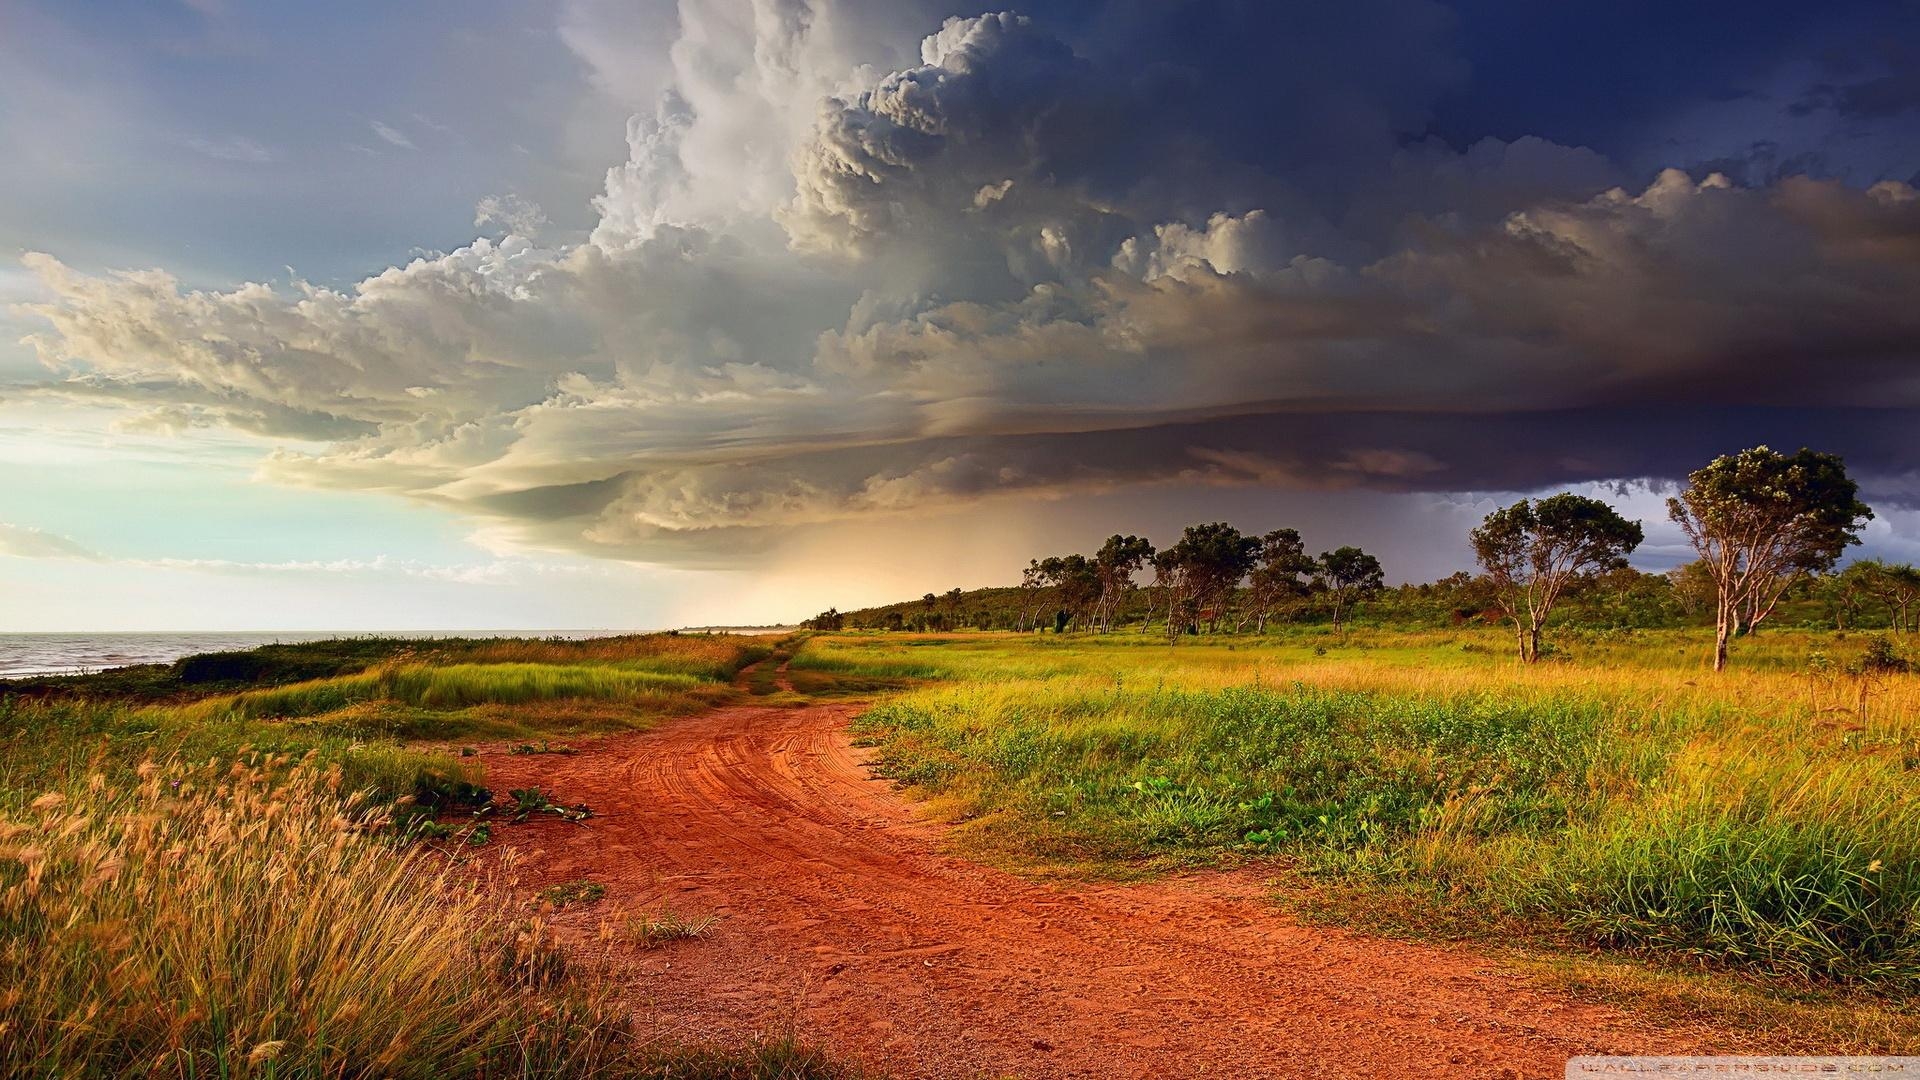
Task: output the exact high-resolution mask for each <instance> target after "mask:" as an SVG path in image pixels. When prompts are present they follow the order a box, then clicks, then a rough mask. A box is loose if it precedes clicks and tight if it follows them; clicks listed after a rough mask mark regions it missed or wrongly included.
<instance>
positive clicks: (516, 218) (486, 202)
mask: <svg viewBox="0 0 1920 1080" xmlns="http://www.w3.org/2000/svg"><path fill="white" fill-rule="evenodd" d="M473 224H474V226H475V227H476V228H480V227H485V226H489V225H492V226H497V227H499V228H502V229H505V230H506V231H507V232H508V233H509V234H511V235H514V236H526V237H531V236H534V235H536V234H537V233H539V231H540V230H541V229H542V228H545V227H546V224H547V212H546V211H545V210H542V209H540V204H539V203H536V202H533V201H532V200H530V199H523V198H521V197H520V196H518V195H514V194H511V193H509V194H506V195H488V196H486V197H485V198H483V199H481V200H480V201H479V202H477V203H475V204H474V205H473Z"/></svg>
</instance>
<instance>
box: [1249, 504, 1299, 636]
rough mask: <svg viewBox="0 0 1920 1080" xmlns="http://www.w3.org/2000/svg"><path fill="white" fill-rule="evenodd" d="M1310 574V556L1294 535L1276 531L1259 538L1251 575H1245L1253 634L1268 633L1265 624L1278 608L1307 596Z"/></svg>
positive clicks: (1293, 533) (1296, 534)
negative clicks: (1258, 547) (1258, 548)
mask: <svg viewBox="0 0 1920 1080" xmlns="http://www.w3.org/2000/svg"><path fill="white" fill-rule="evenodd" d="M1313 571H1314V563H1313V556H1311V555H1308V554H1307V548H1306V545H1305V544H1303V543H1302V542H1301V540H1300V534H1299V533H1298V532H1297V531H1295V530H1293V529H1275V530H1273V531H1272V532H1270V533H1268V534H1266V535H1265V536H1262V537H1261V538H1260V550H1259V552H1258V553H1257V555H1256V562H1255V565H1254V568H1253V572H1252V573H1250V574H1248V575H1247V601H1248V603H1247V609H1248V610H1247V615H1248V616H1249V617H1251V618H1252V619H1253V622H1254V633H1256V634H1264V633H1266V632H1267V620H1268V619H1269V618H1271V617H1272V615H1273V613H1274V611H1275V609H1277V608H1278V607H1279V606H1280V605H1282V604H1284V603H1287V602H1289V601H1292V600H1297V599H1299V598H1301V597H1303V596H1305V595H1307V578H1308V577H1310V576H1311V575H1312V574H1313Z"/></svg>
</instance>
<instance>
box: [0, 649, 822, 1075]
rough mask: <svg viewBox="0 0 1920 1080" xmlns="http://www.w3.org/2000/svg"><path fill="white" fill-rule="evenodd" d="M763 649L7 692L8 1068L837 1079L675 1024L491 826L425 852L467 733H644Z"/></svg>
mask: <svg viewBox="0 0 1920 1080" xmlns="http://www.w3.org/2000/svg"><path fill="white" fill-rule="evenodd" d="M767 651H768V647H767V646H766V645H765V644H764V643H762V642H758V641H754V640H752V639H740V638H708V637H678V636H672V635H653V636H646V637H634V638H609V639H600V640H597V641H591V642H561V641H498V642H493V641H489V642H456V643H450V644H449V643H438V644H436V646H435V648H433V649H431V650H421V649H419V648H417V647H416V646H415V645H413V644H411V643H406V642H380V641H362V642H353V643H345V644H342V643H314V644H313V645H311V646H276V647H274V649H273V650H272V651H268V650H261V651H259V652H257V653H249V654H219V655H213V656H208V657H195V658H189V659H187V660H184V661H181V662H180V663H178V664H175V665H171V666H169V667H164V668H163V667H159V666H155V667H154V668H153V669H151V670H123V671H117V672H105V673H101V674H100V675H97V676H80V677H72V678H67V679H36V680H30V681H28V682H26V683H25V684H22V685H16V686H15V687H14V688H12V690H13V692H11V693H9V692H7V691H6V690H5V689H0V1075H7V1076H21V1077H29V1076H47V1077H54V1076H59V1077H70V1076H72V1077H135V1076H139V1077H150V1076H171V1077H180V1078H198V1077H207V1076H219V1077H235V1078H244V1077H275V1078H292V1077H374V1076H380V1077H389V1076H393V1077H439V1076H452V1075H460V1076H472V1077H588V1076H591V1077H608V1078H663V1080H665V1078H679V1077H685V1078H704V1077H711V1078H736V1077H737V1078H742V1080H745V1078H797V1080H804V1078H813V1077H829V1076H840V1075H844V1074H845V1073H844V1070H842V1069H840V1068H838V1067H836V1066H834V1065H832V1064H830V1063H828V1062H826V1061H824V1060H823V1059H822V1058H820V1056H819V1055H818V1054H817V1053H815V1052H813V1051H811V1050H809V1049H807V1048H805V1047H802V1046H798V1045H796V1044H794V1043H792V1042H791V1041H790V1040H782V1039H773V1040H771V1041H768V1042H766V1043H764V1044H761V1045H753V1046H746V1047H723V1048H711V1047H698V1046H683V1045H677V1044H674V1043H672V1042H667V1041H662V1040H661V1039H660V1038H659V1036H657V1035H656V1034H655V1033H653V1032H651V1031H647V1030H643V1029H642V1028H640V1027H639V1026H638V1025H636V1024H635V1023H634V1021H633V1019H632V1013H633V1011H632V1008H631V1004H630V1003H625V1002H622V1001H621V1000H620V999H619V998H618V996H617V993H616V990H615V988H614V987H613V986H612V984H610V983H609V982H608V981H607V975H606V972H605V971H604V970H602V969H601V968H600V967H597V966H596V965H595V964H594V963H593V962H592V958H591V957H590V956H589V957H582V956H581V955H579V954H578V953H577V952H569V951H568V950H565V949H563V948H562V947H561V946H560V945H559V944H558V943H557V942H556V940H555V938H554V935H553V933H552V931H551V928H550V927H549V926H548V925H547V922H546V917H547V916H546V912H547V908H548V907H549V906H550V905H542V904H540V903H538V902H534V903H528V902H526V901H523V900H520V899H516V895H517V894H516V892H515V890H514V888H513V883H512V880H511V867H510V865H503V866H502V867H501V868H499V869H498V870H497V871H496V872H495V873H494V874H492V875H480V876H476V874H475V873H474V870H473V868H472V867H470V866H469V865H467V860H466V859H465V858H463V855H464V853H465V852H466V851H467V850H469V849H470V848H471V847H472V846H474V845H477V844H479V843H483V842H484V839H485V836H486V833H485V831H484V830H482V829H478V828H476V829H473V830H469V831H468V832H467V833H465V834H463V836H462V838H460V839H459V840H458V841H455V842H453V843H438V844H436V843H429V842H424V841H423V839H422V838H423V837H430V836H434V835H438V832H437V831H436V830H432V829H427V828H423V827H422V824H423V822H426V821H429V820H430V819H431V816H432V815H431V813H430V812H428V811H429V810H430V808H431V807H434V806H437V805H440V804H441V803H442V802H443V801H444V799H445V798H447V797H448V796H449V795H454V794H465V795H468V796H470V797H474V798H476V799H477V798H479V797H481V796H484V794H485V793H484V791H483V789H480V788H478V787H477V785H478V784H479V783H480V782H482V781H483V780H484V777H483V776H481V775H480V774H479V773H478V772H477V770H474V769H472V768H471V767H470V766H469V765H468V764H467V763H466V762H465V760H464V758H463V756H462V755H461V753H460V752H459V749H458V747H457V746H456V745H455V744H457V743H458V742H460V741H461V740H465V739H473V738H484V737H518V736H530V735H550V734H578V733H585V732H593V731H613V730H632V729H637V728H641V727H644V726H645V725H647V724H649V723H652V722H655V721H657V720H658V719H659V718H661V717H663V716H667V715H672V714H675V713H679V712H686V711H692V710H698V709H702V708H707V707H710V706H711V705H713V704H715V703H717V702H720V701H725V700H730V699H731V698H732V697H733V696H734V695H736V694H737V693H739V692H738V691H735V690H734V689H733V688H732V685H731V682H732V679H733V676H734V674H735V673H736V672H737V671H739V669H740V668H742V667H743V666H745V665H746V664H749V663H751V662H752V661H753V660H755V659H758V658H759V657H761V656H764V655H765V654H766V652H767ZM263 654H264V655H263ZM545 748H546V742H545V740H544V739H543V740H542V742H541V749H545ZM516 797H519V796H518V795H516ZM528 801H530V800H527V799H522V802H523V803H524V802H528Z"/></svg>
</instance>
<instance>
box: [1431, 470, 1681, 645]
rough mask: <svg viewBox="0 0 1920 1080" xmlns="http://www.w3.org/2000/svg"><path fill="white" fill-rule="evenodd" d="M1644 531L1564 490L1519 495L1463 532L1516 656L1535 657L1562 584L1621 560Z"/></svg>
mask: <svg viewBox="0 0 1920 1080" xmlns="http://www.w3.org/2000/svg"><path fill="white" fill-rule="evenodd" d="M1645 538H1646V535H1645V533H1644V532H1643V531H1642V530H1641V528H1640V523H1639V522H1637V521H1628V520H1627V519H1626V518H1623V517H1621V516H1620V514H1619V513H1618V512H1617V511H1615V510H1614V508H1613V507H1611V506H1608V505H1607V504H1606V503H1604V502H1601V501H1600V500H1599V499H1589V498H1587V497H1586V496H1584V495H1575V494H1572V493H1571V492H1568V493H1564V494H1560V495H1554V496H1550V497H1548V498H1545V499H1541V500H1539V501H1537V502H1536V501H1534V500H1532V499H1521V500H1520V501H1519V502H1517V503H1514V504H1513V505H1512V506H1508V507H1504V508H1502V509H1499V510H1495V511H1494V512H1493V513H1491V514H1488V515H1487V517H1486V520H1485V521H1483V522H1482V523H1481V524H1480V527H1479V528H1477V529H1475V530H1473V532H1471V533H1469V534H1468V539H1469V540H1470V541H1471V542H1472V544H1473V554H1474V557H1475V558H1477V559H1479V560H1480V565H1481V566H1483V567H1485V568H1486V570H1487V577H1488V579H1489V580H1491V581H1492V582H1493V587H1494V594H1493V596H1494V603H1495V605H1497V606H1498V607H1499V608H1500V611H1501V613H1502V614H1503V615H1505V616H1506V617H1507V619H1508V620H1509V621H1511V622H1512V623H1513V632H1514V637H1515V639H1516V640H1517V642H1518V644H1519V646H1520V660H1521V662H1522V663H1527V664H1531V663H1533V662H1534V661H1536V660H1539V659H1540V633H1541V631H1542V630H1543V629H1545V627H1546V624H1547V616H1548V615H1549V614H1551V613H1552V612H1553V606H1554V605H1555V604H1557V603H1559V601H1560V597H1561V594H1563V593H1564V592H1565V591H1566V589H1567V586H1568V585H1570V584H1572V583H1574V582H1575V581H1577V580H1579V579H1580V578H1582V577H1585V576H1588V575H1592V574H1595V573H1598V572H1600V571H1603V570H1612V569H1617V568H1620V567H1624V566H1626V564H1627V556H1628V555H1629V554H1631V553H1632V552H1633V549H1634V548H1637V547H1639V546H1640V541H1641V540H1644V539H1645Z"/></svg>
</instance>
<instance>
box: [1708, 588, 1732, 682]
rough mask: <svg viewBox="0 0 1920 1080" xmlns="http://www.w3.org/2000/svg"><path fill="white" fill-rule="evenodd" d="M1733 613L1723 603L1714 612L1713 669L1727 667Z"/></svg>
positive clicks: (1721, 669)
mask: <svg viewBox="0 0 1920 1080" xmlns="http://www.w3.org/2000/svg"><path fill="white" fill-rule="evenodd" d="M1733 621H1734V620H1733V613H1732V612H1730V611H1728V610H1727V605H1726V604H1724V603H1722V604H1720V605H1719V606H1718V608H1717V609H1716V610H1715V612H1714V620H1713V670H1715V671H1725V670H1726V669H1727V637H1728V635H1729V634H1730V633H1731V631H1732V629H1733V627H1732V623H1733Z"/></svg>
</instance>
